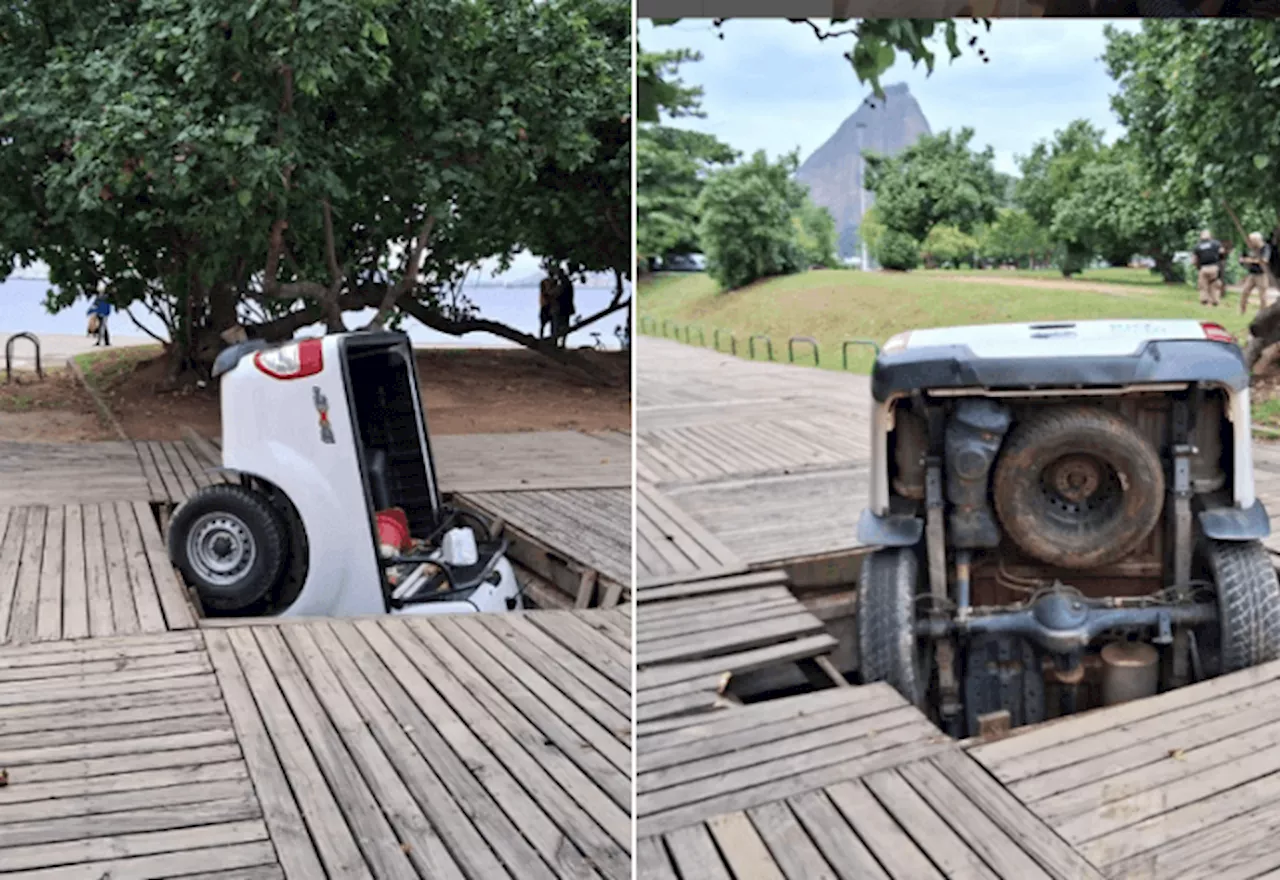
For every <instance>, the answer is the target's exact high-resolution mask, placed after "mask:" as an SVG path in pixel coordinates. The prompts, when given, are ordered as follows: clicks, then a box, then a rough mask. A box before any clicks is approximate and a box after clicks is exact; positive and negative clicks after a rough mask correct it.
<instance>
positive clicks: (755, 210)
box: [698, 150, 805, 289]
mask: <svg viewBox="0 0 1280 880" xmlns="http://www.w3.org/2000/svg"><path fill="white" fill-rule="evenodd" d="M798 164H799V159H798V157H797V156H796V155H795V154H794V153H792V154H790V155H787V156H784V157H782V158H781V159H780V160H779V161H777V162H770V161H769V158H768V156H766V155H765V153H764V151H763V150H761V151H758V152H757V153H756V154H755V155H754V156H752V157H751V159H750V160H748V161H746V162H743V163H742V164H740V165H736V166H734V167H733V168H728V169H725V170H723V171H719V172H717V173H715V174H713V175H712V176H711V177H710V178H709V179H708V180H707V183H706V186H705V188H704V189H703V191H702V195H701V197H700V198H699V199H698V212H699V214H700V215H701V220H700V221H699V224H698V239H699V241H701V243H702V250H703V253H704V254H706V256H707V271H708V272H709V273H710V274H711V277H713V278H714V279H715V280H716V281H717V282H719V284H720V285H721V286H722V287H724V288H726V289H733V288H737V287H742V286H744V285H746V284H750V283H751V282H753V281H756V280H758V279H760V278H767V277H769V276H772V275H785V274H788V273H791V272H796V271H799V270H800V269H801V268H802V267H803V263H804V254H803V252H802V250H801V248H800V244H799V241H798V239H797V231H796V226H795V224H794V223H793V221H792V218H793V217H795V216H796V214H797V212H798V211H799V210H800V208H801V206H802V205H803V203H804V200H805V188H804V186H803V184H801V183H799V182H797V181H796V180H795V178H794V174H795V170H796V167H797V166H798Z"/></svg>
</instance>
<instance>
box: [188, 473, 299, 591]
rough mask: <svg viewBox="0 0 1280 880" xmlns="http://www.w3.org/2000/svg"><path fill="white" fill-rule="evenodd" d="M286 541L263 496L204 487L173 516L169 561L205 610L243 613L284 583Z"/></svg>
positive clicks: (245, 490)
mask: <svg viewBox="0 0 1280 880" xmlns="http://www.w3.org/2000/svg"><path fill="white" fill-rule="evenodd" d="M287 535H288V533H287V531H286V529H285V525H284V523H283V522H282V521H281V518H280V515H279V513H277V512H276V510H275V508H273V507H272V506H271V502H270V501H269V500H268V499H267V498H266V497H264V496H263V495H262V494H261V493H259V492H255V491H254V490H252V489H249V488H246V487H244V486H234V485H216V486H206V487H203V488H201V489H200V490H198V491H197V492H196V494H194V495H192V496H191V497H190V498H189V499H187V501H186V502H184V503H183V504H182V505H181V506H180V507H179V508H178V509H177V511H175V512H174V515H173V519H172V521H171V522H170V523H169V542H168V543H169V558H170V559H171V560H172V561H173V564H174V565H175V566H176V567H177V568H178V570H179V571H180V572H182V576H183V577H184V578H185V579H186V581H187V583H189V584H190V585H191V586H193V587H195V589H196V593H197V594H198V595H199V597H200V603H201V604H202V605H203V606H204V607H205V608H207V609H210V610H213V611H220V612H234V611H242V610H244V609H245V608H248V607H249V606H251V605H253V604H254V603H256V602H258V601H260V600H261V599H262V598H263V597H264V596H266V595H267V594H268V593H269V592H270V591H271V590H272V589H273V588H274V587H275V586H276V584H277V583H278V582H279V581H280V577H281V575H282V574H283V573H284V568H285V562H286V559H287V556H288V537H287Z"/></svg>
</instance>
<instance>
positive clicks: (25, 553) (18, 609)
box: [8, 507, 48, 644]
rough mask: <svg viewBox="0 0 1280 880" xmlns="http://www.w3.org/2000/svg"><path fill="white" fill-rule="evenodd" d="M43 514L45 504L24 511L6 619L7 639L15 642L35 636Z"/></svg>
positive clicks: (21, 642)
mask: <svg viewBox="0 0 1280 880" xmlns="http://www.w3.org/2000/svg"><path fill="white" fill-rule="evenodd" d="M47 517H48V508H44V507H37V508H35V509H33V510H31V511H29V512H28V515H27V528H26V534H25V536H24V538H23V544H22V561H21V563H20V567H19V569H18V581H17V587H16V588H15V589H14V593H13V607H12V610H11V613H10V614H11V616H10V620H9V634H8V641H10V642H15V643H17V644H24V643H26V642H30V641H34V640H35V637H36V610H37V607H38V603H39V598H40V572H41V562H42V560H43V557H44V539H45V522H46V519H47Z"/></svg>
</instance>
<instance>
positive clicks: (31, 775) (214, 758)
mask: <svg viewBox="0 0 1280 880" xmlns="http://www.w3.org/2000/svg"><path fill="white" fill-rule="evenodd" d="M206 739H209V737H206ZM165 745H169V746H172V745H173V743H172V742H171V741H170V742H167V743H165ZM239 758H240V749H239V746H237V745H236V742H235V737H234V736H231V737H225V738H224V741H223V742H221V743H214V744H211V745H191V746H186V747H182V746H179V747H176V748H166V749H164V750H162V751H154V752H138V753H128V754H123V755H120V754H108V755H104V756H101V757H92V756H82V757H76V758H72V759H70V760H64V761H54V762H52V763H48V764H32V765H29V766H26V767H13V768H9V780H10V784H9V786H6V793H8V792H11V791H17V790H18V786H19V785H21V786H23V787H31V786H32V785H35V784H37V783H46V782H58V781H63V780H83V779H89V778H91V777H101V776H110V775H113V774H137V773H140V772H143V771H147V770H169V769H176V768H181V767H189V766H196V765H199V764H209V763H217V762H219V761H234V760H239Z"/></svg>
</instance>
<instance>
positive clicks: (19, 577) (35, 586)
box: [0, 501, 196, 644]
mask: <svg viewBox="0 0 1280 880" xmlns="http://www.w3.org/2000/svg"><path fill="white" fill-rule="evenodd" d="M195 622H196V621H195V615H194V613H193V611H192V609H191V606H190V603H189V602H188V601H187V596H186V591H185V589H184V588H183V587H182V585H181V584H180V583H179V581H178V578H177V576H176V575H175V574H174V571H173V568H172V566H171V565H170V564H169V556H168V552H167V551H166V549H165V547H164V542H163V541H162V540H161V538H160V530H159V527H158V526H157V525H156V521H155V518H154V516H153V515H152V513H151V507H150V505H148V504H147V503H146V502H144V501H133V502H129V501H117V502H115V503H114V504H112V503H102V504H83V505H75V504H73V505H66V506H55V507H43V506H41V507H34V506H33V507H11V508H4V507H0V644H3V643H11V644H22V643H26V642H49V641H59V640H63V639H79V638H87V637H97V636H111V635H127V634H131V633H162V632H165V631H166V630H174V629H189V628H191V627H193V626H195Z"/></svg>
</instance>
